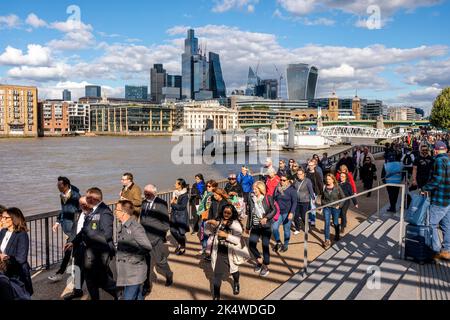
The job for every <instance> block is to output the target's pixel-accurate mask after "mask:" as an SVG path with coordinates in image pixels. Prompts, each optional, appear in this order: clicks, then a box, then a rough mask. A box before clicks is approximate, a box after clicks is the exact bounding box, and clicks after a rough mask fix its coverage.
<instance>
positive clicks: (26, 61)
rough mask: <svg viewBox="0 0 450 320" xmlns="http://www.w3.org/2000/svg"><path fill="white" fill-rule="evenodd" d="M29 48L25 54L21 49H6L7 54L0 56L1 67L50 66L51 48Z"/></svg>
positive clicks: (39, 46)
mask: <svg viewBox="0 0 450 320" xmlns="http://www.w3.org/2000/svg"><path fill="white" fill-rule="evenodd" d="M27 48H28V50H27V53H26V54H24V53H23V51H22V50H20V49H16V48H13V47H11V46H8V47H6V49H5V52H3V53H2V54H1V55H0V65H13V66H14V65H17V66H19V65H28V66H43V65H49V64H50V61H51V57H50V49H49V48H46V47H42V46H41V45H38V44H30V45H28V47H27Z"/></svg>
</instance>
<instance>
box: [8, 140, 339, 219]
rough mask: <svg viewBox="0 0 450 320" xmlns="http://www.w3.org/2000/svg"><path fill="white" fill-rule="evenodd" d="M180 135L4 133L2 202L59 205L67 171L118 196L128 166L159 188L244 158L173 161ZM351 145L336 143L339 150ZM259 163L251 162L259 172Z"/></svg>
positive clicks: (234, 168) (34, 208) (33, 210)
mask: <svg viewBox="0 0 450 320" xmlns="http://www.w3.org/2000/svg"><path fill="white" fill-rule="evenodd" d="M177 143H178V142H177V141H171V138H170V137H160V138H158V137H73V138H40V139H0V172H1V183H0V204H2V205H4V206H8V207H13V206H15V207H18V208H20V209H22V210H23V212H24V214H25V215H26V216H29V215H33V214H38V213H43V212H48V211H54V210H58V209H59V207H60V203H59V191H58V189H57V188H56V182H57V177H58V176H67V177H68V178H69V179H70V180H71V182H72V184H73V185H75V186H77V187H78V188H80V190H81V191H82V192H84V191H85V190H87V189H88V188H89V187H93V186H96V187H99V188H101V189H102V191H103V193H104V198H105V199H104V200H105V202H109V201H114V200H117V199H118V195H119V192H120V190H121V184H120V178H121V175H122V174H123V173H125V172H131V173H133V174H134V176H135V182H136V183H137V184H138V185H139V186H141V187H142V188H143V187H144V185H146V184H149V183H153V184H155V185H156V186H157V187H158V189H159V190H160V191H168V190H171V189H172V188H173V184H174V182H175V180H176V179H177V178H185V179H186V181H187V182H188V183H189V184H192V183H193V182H194V176H195V175H196V174H198V173H202V174H203V175H204V176H205V178H206V179H223V178H225V177H226V176H227V175H228V174H229V173H231V172H233V173H237V172H239V171H240V167H241V163H239V164H227V165H219V164H214V165H205V164H183V165H174V164H173V161H172V159H171V154H172V150H173V148H174V147H175V146H176V145H177ZM346 148H348V146H338V147H332V148H331V149H330V150H328V151H327V152H329V153H330V154H332V153H337V152H340V151H341V150H344V149H346ZM314 153H318V154H321V153H322V151H306V150H302V151H296V152H294V153H283V152H282V153H280V158H284V159H288V158H293V159H296V160H298V161H300V162H304V161H305V160H306V159H307V158H309V157H311V156H312V155H313V154H314ZM260 168H261V166H260V165H254V166H251V170H252V171H254V172H260Z"/></svg>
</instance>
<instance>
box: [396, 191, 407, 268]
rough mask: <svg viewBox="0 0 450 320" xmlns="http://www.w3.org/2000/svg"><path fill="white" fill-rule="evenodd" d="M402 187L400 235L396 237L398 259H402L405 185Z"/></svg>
mask: <svg viewBox="0 0 450 320" xmlns="http://www.w3.org/2000/svg"><path fill="white" fill-rule="evenodd" d="M401 189H402V200H401V204H400V235H399V239H398V256H399V259H403V254H402V252H403V234H404V230H403V221H404V219H405V198H406V185H402V186H401Z"/></svg>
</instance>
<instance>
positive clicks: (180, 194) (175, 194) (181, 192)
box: [173, 188, 187, 198]
mask: <svg viewBox="0 0 450 320" xmlns="http://www.w3.org/2000/svg"><path fill="white" fill-rule="evenodd" d="M186 193H187V189H186V188H184V189H183V190H180V191H178V190H175V191H174V192H173V195H174V197H176V198H179V197H180V196H182V195H183V194H186Z"/></svg>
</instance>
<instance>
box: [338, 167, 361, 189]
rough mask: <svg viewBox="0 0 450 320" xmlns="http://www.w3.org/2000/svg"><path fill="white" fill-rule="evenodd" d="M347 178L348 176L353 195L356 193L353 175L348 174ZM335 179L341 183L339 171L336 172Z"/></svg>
mask: <svg viewBox="0 0 450 320" xmlns="http://www.w3.org/2000/svg"><path fill="white" fill-rule="evenodd" d="M347 176H348V182H349V183H350V185H351V186H352V189H353V193H354V194H357V193H358V192H357V190H356V183H355V179H354V178H353V174H352V173H351V172H348V173H347ZM336 179H337V181H338V182H341V172H340V171H338V172H337V173H336Z"/></svg>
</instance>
